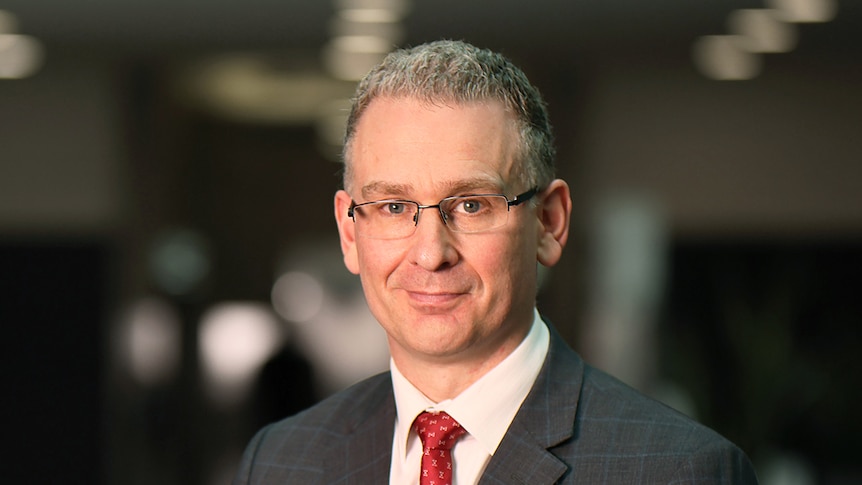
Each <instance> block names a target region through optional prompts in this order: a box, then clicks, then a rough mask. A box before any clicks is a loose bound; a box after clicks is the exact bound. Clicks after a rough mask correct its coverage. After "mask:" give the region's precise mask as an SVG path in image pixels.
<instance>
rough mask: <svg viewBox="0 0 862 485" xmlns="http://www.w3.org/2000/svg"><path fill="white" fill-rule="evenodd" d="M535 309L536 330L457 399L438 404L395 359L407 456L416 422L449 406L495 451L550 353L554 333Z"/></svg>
mask: <svg viewBox="0 0 862 485" xmlns="http://www.w3.org/2000/svg"><path fill="white" fill-rule="evenodd" d="M533 314H534V316H533V324H532V326H531V327H530V331H529V332H528V333H527V336H526V337H525V338H524V340H523V341H522V342H521V343H520V344H519V345H518V347H517V348H515V350H514V351H513V352H512V353H511V354H509V356H507V357H506V358H505V359H504V360H503V361H502V362H500V363H499V364H498V365H497V366H496V367H494V368H493V369H491V370H490V371H489V372H488V373H487V374H485V375H484V376H482V377H481V378H479V380H477V381H476V382H474V383H473V384H472V385H470V387H468V388H467V389H465V390H464V391H463V392H462V393H461V394H459V395H458V396H456V397H455V398H453V399H447V400H445V401H442V402H439V403H435V402H434V401H432V400H431V399H429V398H428V397H426V396H425V395H424V394H422V392H420V391H419V390H418V389H416V387H414V386H413V384H411V383H410V381H408V380H407V378H406V377H404V375H403V374H401V372H400V371H399V370H398V367H397V366H396V365H395V362H394V361H392V360H391V359H390V369H391V371H392V387H393V391H394V393H395V408H396V412H397V418H396V423H395V440H396V443H398V450H399V451H400V452H401V453H402V456H403V455H405V454H406V450H407V444H408V439H409V438H410V436H411V434H410V433H411V431H412V430H411V427H412V424H413V421H414V420H415V419H416V416H418V415H419V414H420V413H422V412H424V411H446V412H447V413H449V415H450V416H452V417H453V418H455V420H456V421H458V422H459V423H460V424H461V426H463V427H464V428H465V429H466V430H467V432H469V433H470V435H471V436H472V437H474V438H475V439H476V440H478V441H479V443H481V444H482V446H483V447H484V448H485V449H486V450H487V452H488V454H489V455H493V454H494V452H495V451H496V450H497V446H499V445H500V442H501V441H502V440H503V436H504V435H505V434H506V431H507V430H508V429H509V425H510V424H511V422H512V420H513V419H514V418H515V414H517V412H518V409H519V408H520V407H521V403H522V402H523V401H524V399H525V398H526V397H527V394H529V392H530V389H531V388H532V387H533V383H534V382H535V380H536V377H537V376H538V375H539V371H540V370H541V368H542V365H543V364H544V361H545V357H546V356H547V353H548V346H549V342H550V333H549V332H548V328H547V327H546V326H545V324H544V322H543V321H542V319H541V317H540V316H539V312H538V311H537V310H534V312H533ZM489 396H490V397H491V399H489Z"/></svg>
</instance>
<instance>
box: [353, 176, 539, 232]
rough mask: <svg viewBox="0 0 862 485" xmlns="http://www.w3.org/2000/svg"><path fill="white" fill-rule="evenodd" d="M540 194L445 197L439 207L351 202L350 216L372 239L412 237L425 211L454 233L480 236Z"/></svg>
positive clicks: (398, 202)
mask: <svg viewBox="0 0 862 485" xmlns="http://www.w3.org/2000/svg"><path fill="white" fill-rule="evenodd" d="M538 191H539V189H538V188H537V187H533V188H532V189H530V190H528V191H526V192H524V193H523V194H519V195H516V196H515V198H514V199H512V200H509V199H508V198H507V197H506V196H505V195H503V194H475V195H458V196H454V197H446V198H445V199H443V200H441V201H440V202H438V203H437V204H433V205H421V204H419V203H418V202H414V201H412V200H402V199H385V200H376V201H374V202H363V203H362V204H357V203H356V202H355V201H351V204H350V208H349V209H347V216H348V217H350V218H352V219H353V222H354V224H356V230H357V231H358V232H359V233H361V234H363V235H364V236H365V237H368V238H371V239H401V238H405V237H409V236H411V235H412V234H413V233H414V232H415V231H416V226H418V225H419V213H420V212H421V211H422V209H437V210H438V211H439V213H440V219H442V220H443V224H445V225H446V227H448V228H449V230H450V231H452V232H460V233H468V234H469V233H477V232H484V231H490V230H492V229H497V228H498V227H502V226H504V225H506V222H507V221H508V220H509V208H510V207H512V206H516V205H520V204H523V203H524V202H526V201H528V200H530V199H531V198H532V197H533V196H534V195H536V193H537V192H538Z"/></svg>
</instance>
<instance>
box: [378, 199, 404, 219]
mask: <svg viewBox="0 0 862 485" xmlns="http://www.w3.org/2000/svg"><path fill="white" fill-rule="evenodd" d="M382 205H383V207H382V209H383V212H384V213H385V214H387V215H393V216H397V215H400V214H403V213H404V211H406V210H407V204H405V203H403V202H386V203H384V204H382Z"/></svg>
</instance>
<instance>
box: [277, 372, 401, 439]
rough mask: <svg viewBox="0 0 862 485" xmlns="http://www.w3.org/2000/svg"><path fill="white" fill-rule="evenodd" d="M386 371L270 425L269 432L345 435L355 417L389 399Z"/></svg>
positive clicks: (390, 395) (389, 381) (389, 387)
mask: <svg viewBox="0 0 862 485" xmlns="http://www.w3.org/2000/svg"><path fill="white" fill-rule="evenodd" d="M391 382H392V381H391V378H390V376H389V373H388V372H385V373H382V374H378V375H375V376H373V377H369V378H368V379H365V380H363V381H361V382H359V383H357V384H354V385H353V386H350V387H348V388H347V389H344V390H342V391H339V392H337V393H335V394H333V395H331V396H329V397H327V398H325V399H323V400H322V401H320V402H319V403H317V404H315V405H314V406H311V407H310V408H308V409H305V410H304V411H301V412H299V413H297V414H295V415H293V416H290V417H287V418H285V419H283V420H281V421H278V422H276V423H273V424H272V425H270V426H269V432H270V433H276V434H278V433H285V432H296V431H297V430H301V429H306V428H309V429H320V428H323V429H326V430H330V431H331V432H334V433H339V432H347V431H349V428H350V427H351V423H352V421H354V420H355V418H354V417H355V416H360V417H361V416H362V415H363V413H369V412H371V411H373V410H376V409H378V408H379V407H380V406H382V405H384V404H385V402H386V400H387V399H392V386H391Z"/></svg>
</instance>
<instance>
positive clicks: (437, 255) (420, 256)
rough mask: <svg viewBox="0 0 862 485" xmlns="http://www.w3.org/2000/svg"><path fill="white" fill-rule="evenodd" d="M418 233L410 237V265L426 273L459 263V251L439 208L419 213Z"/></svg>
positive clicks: (426, 209)
mask: <svg viewBox="0 0 862 485" xmlns="http://www.w3.org/2000/svg"><path fill="white" fill-rule="evenodd" d="M416 217H418V220H417V223H416V231H415V232H414V233H413V235H412V236H411V237H410V245H411V246H410V252H409V255H408V256H409V258H410V263H411V264H415V265H417V266H419V267H421V268H423V269H425V270H426V271H437V270H440V269H445V268H447V267H450V266H453V265H455V263H457V262H458V257H459V255H458V250H457V248H456V247H455V246H454V244H453V239H452V237H453V235H452V232H451V231H450V230H449V228H447V227H446V224H445V222H443V221H444V219H445V217H446V216H445V214H443V213H442V212H440V209H439V207H436V206H432V207H427V208H423V209H422V210H421V211H419V213H417V216H416Z"/></svg>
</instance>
